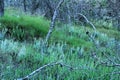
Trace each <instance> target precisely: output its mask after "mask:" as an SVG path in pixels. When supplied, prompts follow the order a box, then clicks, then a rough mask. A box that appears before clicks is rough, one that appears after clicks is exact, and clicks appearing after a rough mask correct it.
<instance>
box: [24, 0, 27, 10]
mask: <svg viewBox="0 0 120 80" xmlns="http://www.w3.org/2000/svg"><path fill="white" fill-rule="evenodd" d="M23 6H24V12H26V11H27V8H26V0H23Z"/></svg>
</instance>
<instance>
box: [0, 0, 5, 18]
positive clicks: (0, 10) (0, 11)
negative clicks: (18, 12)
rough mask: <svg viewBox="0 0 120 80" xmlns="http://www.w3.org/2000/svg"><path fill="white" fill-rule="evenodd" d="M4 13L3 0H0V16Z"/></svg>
mask: <svg viewBox="0 0 120 80" xmlns="http://www.w3.org/2000/svg"><path fill="white" fill-rule="evenodd" d="M3 15H4V0H0V17H2V16H3Z"/></svg>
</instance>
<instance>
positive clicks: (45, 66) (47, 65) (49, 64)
mask: <svg viewBox="0 0 120 80" xmlns="http://www.w3.org/2000/svg"><path fill="white" fill-rule="evenodd" d="M55 65H60V66H61V67H67V68H68V69H70V70H75V69H79V68H77V67H75V68H74V67H72V66H70V65H66V64H63V63H62V62H61V61H58V62H52V63H48V64H46V65H44V66H42V67H40V68H38V69H36V70H35V71H33V72H32V73H30V74H29V75H27V76H25V77H23V78H19V79H17V80H28V79H30V78H31V77H32V76H33V75H35V74H37V73H39V72H40V71H41V70H43V69H45V68H47V67H50V66H55Z"/></svg>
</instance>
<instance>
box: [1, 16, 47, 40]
mask: <svg viewBox="0 0 120 80" xmlns="http://www.w3.org/2000/svg"><path fill="white" fill-rule="evenodd" d="M0 23H1V24H2V25H3V26H4V27H5V28H7V29H8V34H9V35H10V36H12V37H14V38H16V39H18V40H23V39H27V38H29V37H32V38H33V37H44V36H45V35H46V34H47V32H48V28H49V21H48V20H46V19H44V18H43V17H34V16H28V15H24V16H23V15H21V16H18V17H17V16H12V15H5V16H4V17H2V18H1V19H0Z"/></svg>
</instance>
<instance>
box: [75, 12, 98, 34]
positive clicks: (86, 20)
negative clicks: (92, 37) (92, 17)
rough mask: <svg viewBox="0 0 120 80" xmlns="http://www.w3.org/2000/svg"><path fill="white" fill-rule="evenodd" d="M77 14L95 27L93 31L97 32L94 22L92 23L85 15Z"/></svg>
mask: <svg viewBox="0 0 120 80" xmlns="http://www.w3.org/2000/svg"><path fill="white" fill-rule="evenodd" d="M77 14H78V15H80V16H82V17H83V18H84V19H85V20H86V22H87V23H88V24H90V25H91V26H92V27H93V29H94V30H95V32H96V28H95V26H94V25H93V23H92V22H90V21H89V20H88V19H87V17H86V16H85V15H83V14H81V13H77Z"/></svg>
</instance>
